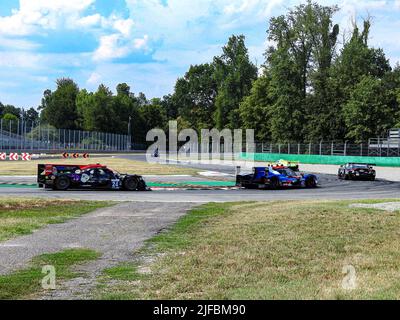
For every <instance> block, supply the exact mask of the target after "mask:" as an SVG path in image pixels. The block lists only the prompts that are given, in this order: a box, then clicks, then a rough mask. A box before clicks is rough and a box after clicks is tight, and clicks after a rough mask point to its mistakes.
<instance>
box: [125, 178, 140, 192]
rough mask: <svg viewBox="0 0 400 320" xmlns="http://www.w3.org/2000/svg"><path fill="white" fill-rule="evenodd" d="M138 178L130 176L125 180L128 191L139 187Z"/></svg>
mask: <svg viewBox="0 0 400 320" xmlns="http://www.w3.org/2000/svg"><path fill="white" fill-rule="evenodd" d="M138 185H139V182H138V179H137V178H136V177H128V178H126V179H125V180H124V188H125V190H128V191H135V190H137V189H138Z"/></svg>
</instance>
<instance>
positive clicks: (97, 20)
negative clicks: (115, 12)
mask: <svg viewBox="0 0 400 320" xmlns="http://www.w3.org/2000/svg"><path fill="white" fill-rule="evenodd" d="M103 19H104V18H103V17H102V16H101V15H100V14H98V13H96V14H93V15H90V16H86V17H83V18H80V19H78V20H77V21H76V25H77V26H80V27H83V28H90V27H95V26H99V25H101V23H102V20H103Z"/></svg>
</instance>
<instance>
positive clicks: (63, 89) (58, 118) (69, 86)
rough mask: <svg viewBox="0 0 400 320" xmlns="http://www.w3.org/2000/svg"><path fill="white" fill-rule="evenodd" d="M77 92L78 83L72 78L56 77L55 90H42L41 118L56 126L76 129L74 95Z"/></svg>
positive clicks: (76, 113)
mask: <svg viewBox="0 0 400 320" xmlns="http://www.w3.org/2000/svg"><path fill="white" fill-rule="evenodd" d="M78 93H79V88H78V85H77V84H76V83H75V82H74V81H73V80H72V79H69V78H61V79H58V80H57V89H56V91H54V92H51V91H49V90H46V91H45V92H44V97H43V99H42V106H41V109H42V114H43V115H42V117H43V120H44V121H46V122H48V123H49V124H50V125H52V126H54V127H56V128H63V129H76V128H77V123H78V112H77V107H76V97H77V95H78Z"/></svg>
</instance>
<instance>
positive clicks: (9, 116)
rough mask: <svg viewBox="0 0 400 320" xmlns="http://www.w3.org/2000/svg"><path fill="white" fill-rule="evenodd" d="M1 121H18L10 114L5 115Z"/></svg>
mask: <svg viewBox="0 0 400 320" xmlns="http://www.w3.org/2000/svg"><path fill="white" fill-rule="evenodd" d="M2 119H3V121H18V117H17V116H16V115H15V114H12V113H5V114H4V115H3V117H2Z"/></svg>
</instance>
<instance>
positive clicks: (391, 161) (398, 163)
mask: <svg viewBox="0 0 400 320" xmlns="http://www.w3.org/2000/svg"><path fill="white" fill-rule="evenodd" d="M240 157H241V158H242V159H243V160H253V157H254V161H266V162H273V161H277V160H281V159H283V160H287V161H299V162H300V163H304V164H333V165H342V164H345V163H348V162H353V163H369V164H375V165H377V166H381V167H400V157H393V158H390V157H356V156H320V155H301V154H300V155H296V154H278V153H254V154H253V153H242V154H241V155H240Z"/></svg>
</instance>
